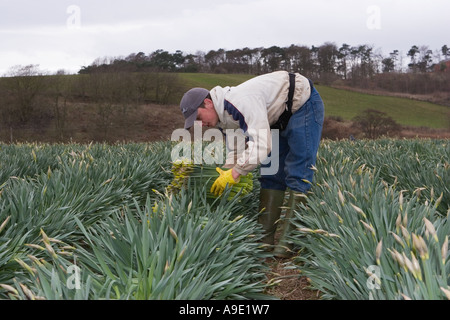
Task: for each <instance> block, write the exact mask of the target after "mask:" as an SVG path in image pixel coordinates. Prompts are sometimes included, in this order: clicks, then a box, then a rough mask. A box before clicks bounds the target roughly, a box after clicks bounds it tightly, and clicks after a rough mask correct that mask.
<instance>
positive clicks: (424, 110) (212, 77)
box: [180, 73, 450, 129]
mask: <svg viewBox="0 0 450 320" xmlns="http://www.w3.org/2000/svg"><path fill="white" fill-rule="evenodd" d="M180 78H181V80H182V82H183V84H185V85H186V86H187V87H204V88H207V89H210V88H213V87H215V86H217V85H220V86H235V85H238V84H240V83H241V82H243V81H245V80H248V79H250V78H252V76H249V75H243V74H238V75H231V74H199V73H183V74H180ZM317 90H318V91H319V92H320V94H321V96H322V98H323V100H324V102H325V116H340V117H342V118H343V119H344V120H351V119H352V118H353V117H354V116H356V115H357V114H359V113H360V112H361V111H363V110H365V109H376V110H379V111H382V112H386V113H387V114H388V115H389V116H390V117H392V118H393V119H394V120H395V121H397V122H398V123H399V124H401V125H405V126H414V127H429V128H436V129H438V128H449V126H450V123H449V121H450V115H449V113H450V108H448V107H446V106H441V105H437V104H433V103H429V102H423V101H417V100H411V99H406V98H396V97H388V96H379V95H371V94H364V93H358V92H352V91H348V90H342V89H335V88H331V87H326V86H321V85H319V86H317Z"/></svg>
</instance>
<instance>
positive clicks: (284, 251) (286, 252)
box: [274, 190, 306, 258]
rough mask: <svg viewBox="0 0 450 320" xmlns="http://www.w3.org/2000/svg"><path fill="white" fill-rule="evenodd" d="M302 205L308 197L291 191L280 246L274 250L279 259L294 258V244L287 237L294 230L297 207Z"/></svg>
mask: <svg viewBox="0 0 450 320" xmlns="http://www.w3.org/2000/svg"><path fill="white" fill-rule="evenodd" d="M300 203H303V204H306V195H305V194H304V193H301V192H295V191H293V190H289V202H288V208H287V209H286V216H285V218H284V221H283V226H282V233H281V236H280V239H279V241H278V245H277V246H276V247H275V249H274V255H275V256H276V257H278V258H290V257H291V256H292V253H293V252H292V243H291V242H290V241H288V239H287V237H288V236H289V235H290V233H291V232H292V230H293V227H294V226H293V224H292V222H291V220H292V218H293V217H294V210H297V206H298V205H299V204H300Z"/></svg>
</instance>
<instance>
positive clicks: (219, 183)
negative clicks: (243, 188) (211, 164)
mask: <svg viewBox="0 0 450 320" xmlns="http://www.w3.org/2000/svg"><path fill="white" fill-rule="evenodd" d="M216 171H217V172H218V173H219V174H220V176H219V177H218V178H217V179H216V181H214V184H213V185H212V187H211V193H213V194H214V195H215V196H216V197H218V196H220V195H221V194H222V193H223V191H224V190H225V187H226V186H227V185H228V186H230V187H231V186H232V185H234V184H236V183H238V182H239V180H241V179H240V178H239V179H238V181H235V180H234V178H233V175H232V171H233V170H232V169H230V170H222V169H220V168H219V167H217V168H216Z"/></svg>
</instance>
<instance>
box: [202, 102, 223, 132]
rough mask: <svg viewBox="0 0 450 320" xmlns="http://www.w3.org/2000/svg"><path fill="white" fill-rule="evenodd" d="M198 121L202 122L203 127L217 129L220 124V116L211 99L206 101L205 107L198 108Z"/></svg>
mask: <svg viewBox="0 0 450 320" xmlns="http://www.w3.org/2000/svg"><path fill="white" fill-rule="evenodd" d="M197 120H198V121H201V122H202V126H203V127H215V126H216V125H217V123H218V122H219V116H218V115H217V112H216V109H214V104H213V102H212V100H211V99H205V107H204V108H198V111H197Z"/></svg>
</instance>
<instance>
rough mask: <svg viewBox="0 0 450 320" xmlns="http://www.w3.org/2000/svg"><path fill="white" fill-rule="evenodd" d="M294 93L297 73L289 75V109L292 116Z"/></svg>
mask: <svg viewBox="0 0 450 320" xmlns="http://www.w3.org/2000/svg"><path fill="white" fill-rule="evenodd" d="M294 91H295V73H289V94H288V101H287V108H288V111H289V113H290V114H292V103H293V102H294Z"/></svg>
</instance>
